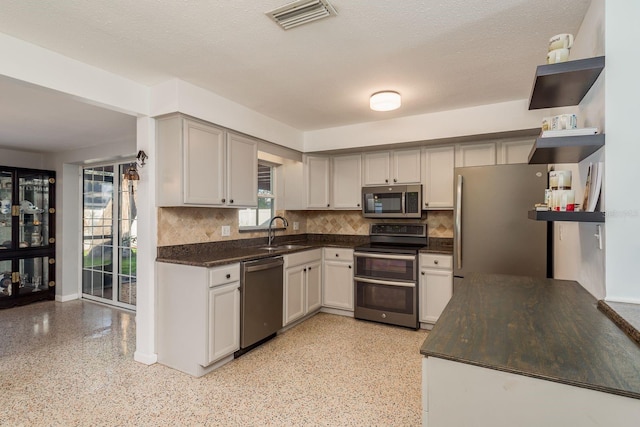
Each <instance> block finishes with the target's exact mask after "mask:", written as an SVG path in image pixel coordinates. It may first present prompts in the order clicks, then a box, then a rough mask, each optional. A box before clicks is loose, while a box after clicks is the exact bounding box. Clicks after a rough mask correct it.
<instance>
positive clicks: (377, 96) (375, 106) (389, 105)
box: [369, 90, 402, 111]
mask: <svg viewBox="0 0 640 427" xmlns="http://www.w3.org/2000/svg"><path fill="white" fill-rule="evenodd" d="M401 104H402V100H401V98H400V94H399V93H398V92H394V91H391V90H384V91H382V92H376V93H374V94H373V95H371V98H370V99H369V107H370V108H371V109H372V110H373V111H391V110H396V109H398V108H400V105H401Z"/></svg>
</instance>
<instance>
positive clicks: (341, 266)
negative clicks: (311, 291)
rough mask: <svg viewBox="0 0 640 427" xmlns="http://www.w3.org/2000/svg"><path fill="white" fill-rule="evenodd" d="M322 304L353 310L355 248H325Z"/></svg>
mask: <svg viewBox="0 0 640 427" xmlns="http://www.w3.org/2000/svg"><path fill="white" fill-rule="evenodd" d="M322 306H323V307H330V308H336V309H339V310H347V311H353V310H354V308H353V249H340V248H324V274H323V292H322Z"/></svg>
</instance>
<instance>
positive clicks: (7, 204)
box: [0, 199, 11, 215]
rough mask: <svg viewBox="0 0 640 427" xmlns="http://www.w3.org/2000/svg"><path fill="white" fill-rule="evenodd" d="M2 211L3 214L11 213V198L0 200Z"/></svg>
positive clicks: (0, 209) (0, 211)
mask: <svg viewBox="0 0 640 427" xmlns="http://www.w3.org/2000/svg"><path fill="white" fill-rule="evenodd" d="M0 213H1V214H3V215H7V214H10V213H11V200H9V199H3V200H0Z"/></svg>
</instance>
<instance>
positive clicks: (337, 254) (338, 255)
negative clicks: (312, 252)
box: [324, 248, 353, 262]
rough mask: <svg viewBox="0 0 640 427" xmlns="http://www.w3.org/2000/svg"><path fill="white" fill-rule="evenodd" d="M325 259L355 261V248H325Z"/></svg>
mask: <svg viewBox="0 0 640 427" xmlns="http://www.w3.org/2000/svg"><path fill="white" fill-rule="evenodd" d="M324 260H325V261H343V262H352V261H353V249H345V248H324Z"/></svg>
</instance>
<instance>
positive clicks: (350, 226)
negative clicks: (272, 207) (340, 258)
mask: <svg viewBox="0 0 640 427" xmlns="http://www.w3.org/2000/svg"><path fill="white" fill-rule="evenodd" d="M277 214H278V215H282V216H284V217H285V218H287V220H288V222H289V227H287V229H286V230H278V231H277V232H276V235H278V236H280V235H283V234H286V235H293V234H306V233H313V234H350V235H368V234H369V224H372V223H376V222H416V221H420V222H424V221H426V222H427V229H428V232H429V237H443V238H452V237H453V211H450V210H447V211H428V212H427V213H426V214H425V215H423V217H422V219H420V220H377V219H369V218H363V217H362V213H361V212H360V211H278V212H277ZM294 222H297V223H298V225H299V229H298V230H296V231H294V230H293V223H294ZM223 225H228V226H229V227H230V230H231V233H230V235H229V236H228V237H227V236H225V237H223V236H222V235H221V228H222V226H223ZM278 225H280V222H279V221H278ZM256 237H266V232H265V231H248V232H245V231H242V232H241V231H239V229H238V210H237V209H224V208H191V207H177V208H158V246H171V245H182V244H189V243H206V242H216V241H224V240H236V239H250V238H256Z"/></svg>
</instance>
